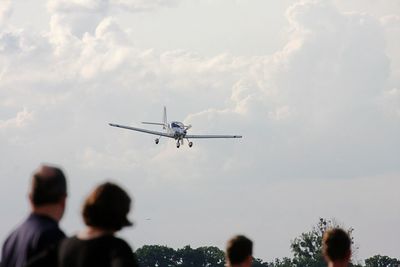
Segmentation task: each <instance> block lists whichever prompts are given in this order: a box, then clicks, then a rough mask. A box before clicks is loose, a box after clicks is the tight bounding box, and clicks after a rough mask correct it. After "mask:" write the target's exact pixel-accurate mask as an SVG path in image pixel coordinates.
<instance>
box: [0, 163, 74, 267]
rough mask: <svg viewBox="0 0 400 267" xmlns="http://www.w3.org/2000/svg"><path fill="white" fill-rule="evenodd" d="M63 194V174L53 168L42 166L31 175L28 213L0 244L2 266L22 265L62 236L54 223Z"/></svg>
mask: <svg viewBox="0 0 400 267" xmlns="http://www.w3.org/2000/svg"><path fill="white" fill-rule="evenodd" d="M66 197H67V182H66V178H65V176H64V173H63V172H62V171H61V170H60V169H59V168H57V167H54V166H48V165H42V166H41V167H40V168H39V169H38V171H37V172H36V173H35V174H34V175H33V177H32V183H31V188H30V192H29V201H30V204H31V214H30V215H29V216H28V218H27V219H26V220H25V221H24V222H23V223H22V224H21V225H20V226H19V227H18V228H17V229H15V230H14V231H13V232H12V233H11V234H10V236H9V237H8V238H7V239H6V241H5V242H4V244H3V248H2V260H1V264H2V266H3V267H22V266H25V265H26V264H27V263H28V262H29V261H30V260H31V259H32V258H35V257H36V256H37V255H39V254H41V253H43V252H44V251H46V250H48V249H51V248H53V247H54V246H56V245H57V243H59V241H60V240H62V239H63V238H65V234H64V232H63V231H61V230H60V228H59V227H58V222H59V221H60V220H61V218H62V216H63V214H64V210H65V201H66ZM53 260H56V259H55V258H54V259H53ZM42 266H43V267H44V266H47V265H46V264H42ZM49 266H54V264H52V265H49Z"/></svg>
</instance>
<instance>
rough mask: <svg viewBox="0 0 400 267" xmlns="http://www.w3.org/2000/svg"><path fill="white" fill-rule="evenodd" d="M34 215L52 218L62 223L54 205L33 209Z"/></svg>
mask: <svg viewBox="0 0 400 267" xmlns="http://www.w3.org/2000/svg"><path fill="white" fill-rule="evenodd" d="M32 213H33V214H37V215H43V216H47V217H50V218H51V219H53V220H55V221H56V222H59V221H60V219H61V218H60V212H59V211H58V209H57V207H55V206H54V205H45V206H40V207H32Z"/></svg>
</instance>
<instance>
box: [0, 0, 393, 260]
mask: <svg viewBox="0 0 400 267" xmlns="http://www.w3.org/2000/svg"><path fill="white" fill-rule="evenodd" d="M399 43H400V2H399V1H397V0H386V1H376V0H362V1H361V0H351V1H349V0H324V1H323V0H315V1H314V0H310V1H306V0H297V1H295V0H293V1H292V0H283V1H272V0H267V1H266V0H252V1H245V0H218V1H212V0H185V1H183V0H73V1H71V0H68V1H67V0H48V1H40V0H30V1H22V0H17V1H11V0H3V1H1V2H0V148H1V149H0V182H1V187H0V201H1V203H3V204H2V205H1V206H0V214H1V218H2V220H1V221H0V240H4V239H5V238H6V236H7V234H8V233H9V232H10V231H11V230H12V229H13V228H14V227H16V225H17V224H18V223H19V222H21V221H22V220H23V219H24V218H25V216H26V215H27V213H28V212H29V203H28V199H27V192H28V189H29V181H30V175H31V174H32V172H33V171H34V170H35V168H37V167H38V166H39V165H40V164H41V163H46V162H48V163H54V164H58V165H60V166H62V167H63V169H64V170H65V172H66V174H67V176H68V180H69V198H68V207H67V211H66V214H65V217H64V219H63V220H62V222H61V227H62V228H63V229H65V231H66V232H67V233H68V234H69V235H73V234H74V233H76V232H77V231H79V230H80V229H82V228H83V227H84V226H83V223H82V220H81V216H80V209H81V204H82V201H83V200H84V198H85V196H86V195H87V194H88V193H89V192H90V191H91V190H92V189H93V188H94V187H95V186H96V185H98V184H99V183H102V182H104V181H108V180H111V181H114V182H117V183H118V184H120V185H121V186H122V187H123V188H125V189H126V190H127V191H128V192H129V193H130V194H131V195H132V196H133V198H134V207H133V210H132V212H131V214H130V217H131V218H132V220H133V221H135V227H133V228H129V229H125V230H123V231H122V232H121V233H120V236H121V237H123V238H125V239H126V240H128V241H129V243H130V244H131V245H132V246H133V247H134V248H139V247H140V246H142V245H144V244H160V245H167V246H170V247H174V248H178V247H183V246H184V245H187V244H190V245H191V246H192V247H198V246H206V245H207V246H208V245H215V246H218V247H220V248H222V249H223V248H224V246H225V242H226V240H227V239H229V238H230V237H231V236H232V235H234V234H245V235H247V236H249V237H250V238H251V239H252V240H253V241H254V243H255V248H254V249H255V251H254V254H255V256H256V257H259V258H262V259H264V260H266V261H270V260H273V259H274V258H277V257H284V256H292V255H291V253H290V241H291V240H293V239H294V238H295V237H297V236H299V235H300V234H301V233H302V232H304V231H308V230H311V228H312V226H313V225H315V224H316V223H317V222H318V219H319V218H320V217H324V218H332V219H334V220H335V221H337V222H339V223H340V224H341V225H343V226H344V227H353V228H354V229H355V230H354V238H355V242H356V246H357V247H358V249H357V250H356V252H355V255H354V259H355V260H356V261H358V260H363V259H365V258H367V257H370V256H373V255H376V254H382V255H388V256H391V257H397V258H400V254H399V253H400V252H399V251H400V250H399V245H398V240H399V237H400V228H399V227H398V225H399V224H400V205H399V203H400V194H399V188H400V155H399V154H400V152H399V151H400V138H399V136H400V49H399V47H398V44H399ZM163 106H166V107H167V109H168V118H169V119H170V120H178V121H183V122H184V123H187V124H189V123H190V124H192V125H193V127H192V128H191V129H190V132H191V133H193V134H241V135H243V139H241V140H207V141H206V140H196V141H195V142H194V146H193V147H192V148H188V147H187V146H184V147H181V148H179V149H176V147H175V144H174V141H173V140H166V139H163V138H162V139H161V141H160V144H158V145H155V144H154V137H153V136H148V135H144V134H141V133H135V132H130V131H126V130H122V129H117V128H112V127H109V126H108V123H109V122H113V123H119V124H125V125H132V126H140V122H141V121H159V120H161V119H162V109H163ZM150 127H151V126H150ZM152 129H157V128H152Z"/></svg>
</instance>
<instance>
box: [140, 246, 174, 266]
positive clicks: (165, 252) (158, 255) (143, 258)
mask: <svg viewBox="0 0 400 267" xmlns="http://www.w3.org/2000/svg"><path fill="white" fill-rule="evenodd" d="M136 256H137V257H138V260H139V264H140V266H149V267H150V266H158V267H172V266H176V262H175V250H174V249H172V248H169V247H166V246H157V245H153V246H143V247H141V248H139V249H138V250H136Z"/></svg>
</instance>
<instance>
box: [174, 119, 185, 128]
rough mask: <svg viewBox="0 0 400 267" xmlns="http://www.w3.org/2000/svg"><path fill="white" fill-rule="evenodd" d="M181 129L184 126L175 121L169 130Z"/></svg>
mask: <svg viewBox="0 0 400 267" xmlns="http://www.w3.org/2000/svg"><path fill="white" fill-rule="evenodd" d="M183 127H184V126H183V123H182V122H177V121H174V122H171V128H183Z"/></svg>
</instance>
